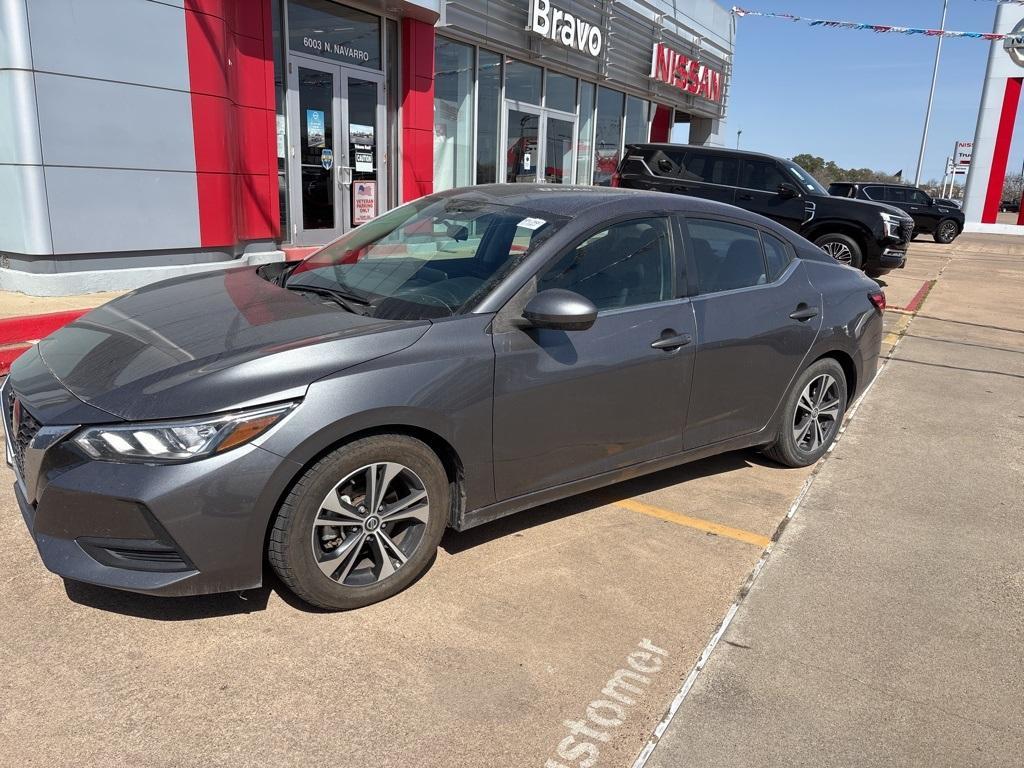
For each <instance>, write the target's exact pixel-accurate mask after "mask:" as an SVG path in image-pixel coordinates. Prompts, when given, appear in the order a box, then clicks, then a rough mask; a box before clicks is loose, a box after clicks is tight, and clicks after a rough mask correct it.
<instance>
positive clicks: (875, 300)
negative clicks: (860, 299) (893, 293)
mask: <svg viewBox="0 0 1024 768" xmlns="http://www.w3.org/2000/svg"><path fill="white" fill-rule="evenodd" d="M868 298H869V299H870V300H871V303H872V304H874V305H875V309H877V310H878V311H879V312H885V291H875V292H874V293H869V294H868Z"/></svg>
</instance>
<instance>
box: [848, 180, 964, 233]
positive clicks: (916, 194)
mask: <svg viewBox="0 0 1024 768" xmlns="http://www.w3.org/2000/svg"><path fill="white" fill-rule="evenodd" d="M828 191H829V192H831V193H832V194H833V195H838V196H839V197H853V198H856V199H857V200H874V201H875V202H876V203H885V204H886V205H891V206H893V207H894V208H899V209H900V210H901V211H903V212H904V213H908V214H910V216H911V218H913V219H914V235H915V236H917V235H920V234H926V235H931V236H932V237H933V238H935V242H936V243H946V244H948V243H952V242H953V241H954V240H956V238H957V235H959V234H960V233H961V232H963V231H964V212H963V211H961V210H960V209H959V208H957V207H956V206H955V205H951V204H949V203H947V202H946V201H944V200H936V199H935V198H932V197H930V196H929V195H928V194H927V193H926V192H923V191H921V190H920V189H918V188H917V187H910V186H906V185H904V184H879V183H878V182H869V181H859V182H852V181H837V182H835V183H833V184H829V185H828Z"/></svg>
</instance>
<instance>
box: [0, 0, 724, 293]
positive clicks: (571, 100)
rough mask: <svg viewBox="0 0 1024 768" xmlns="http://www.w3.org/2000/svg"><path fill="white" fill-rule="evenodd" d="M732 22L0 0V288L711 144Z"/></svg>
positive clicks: (374, 7)
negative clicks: (632, 152)
mask: <svg viewBox="0 0 1024 768" xmlns="http://www.w3.org/2000/svg"><path fill="white" fill-rule="evenodd" d="M733 40H734V28H733V23H732V18H731V17H730V15H729V13H728V11H727V10H726V9H725V8H723V7H722V6H720V5H718V4H717V3H714V2H712V1H711V0H449V1H447V2H446V1H445V0H387V2H358V1H354V2H346V3H341V2H333V1H332V0H0V289H6V290H17V291H23V292H25V293H31V294H37V295H62V294H74V293H82V292H87V291H97V290H112V289H124V288H131V287H135V286H138V285H142V284H145V283H148V282H151V281H153V280H157V279H161V278H164V277H171V276H175V275H179V274H183V273H186V272H190V271H196V270H203V269H217V268H223V267H225V266H233V265H241V264H253V263H261V262H265V261H274V260H280V259H282V258H284V257H285V254H286V253H287V252H290V251H291V250H292V249H308V248H309V247H310V246H317V245H322V244H324V243H326V242H328V241H330V240H331V239H333V238H335V237H337V236H339V235H340V234H342V233H344V232H345V231H347V230H348V229H350V228H352V227H355V226H358V225H359V224H361V223H362V222H365V221H367V220H368V219H370V218H372V217H373V216H375V215H377V214H378V213H381V212H383V211H385V210H388V209H389V208H392V207H394V206H396V205H400V204H402V203H404V202H408V201H410V200H413V199H415V198H417V197H420V196H421V195H424V194H428V193H430V192H435V191H439V190H444V189H449V188H452V187H456V186H465V185H472V184H485V183H492V182H498V183H522V182H543V183H548V184H599V185H601V184H604V185H607V184H609V183H610V180H611V176H612V173H613V171H614V170H615V167H616V165H617V163H618V161H619V159H620V157H621V154H622V150H623V147H624V146H625V145H626V144H629V143H631V142H639V141H646V140H652V141H665V140H668V139H669V137H670V135H675V136H680V135H681V136H682V140H684V141H685V140H688V141H689V142H690V143H695V144H703V143H708V142H714V141H716V138H717V134H718V132H719V126H720V124H721V121H722V119H723V117H724V113H725V107H726V103H727V99H728V92H729V76H730V73H731V66H732V51H733ZM680 124H687V125H686V127H684V128H677V130H676V132H675V133H673V131H672V129H673V126H679V125H680ZM298 252H300V253H301V251H298Z"/></svg>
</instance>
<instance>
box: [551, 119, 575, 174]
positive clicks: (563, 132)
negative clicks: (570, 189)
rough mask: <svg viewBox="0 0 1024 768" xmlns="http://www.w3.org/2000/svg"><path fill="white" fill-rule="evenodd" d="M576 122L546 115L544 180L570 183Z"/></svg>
mask: <svg viewBox="0 0 1024 768" xmlns="http://www.w3.org/2000/svg"><path fill="white" fill-rule="evenodd" d="M575 134H576V122H575V121H573V120H561V119H559V118H556V117H548V119H547V125H546V126H545V131H544V181H546V182H548V183H549V184H572V174H573V169H574V168H575V167H576V161H575V158H574V154H575V147H576V142H575Z"/></svg>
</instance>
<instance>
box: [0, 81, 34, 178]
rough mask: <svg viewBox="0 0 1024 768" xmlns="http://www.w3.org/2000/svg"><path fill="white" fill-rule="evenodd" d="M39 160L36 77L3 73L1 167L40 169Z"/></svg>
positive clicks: (0, 114) (0, 107)
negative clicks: (18, 166)
mask: <svg viewBox="0 0 1024 768" xmlns="http://www.w3.org/2000/svg"><path fill="white" fill-rule="evenodd" d="M39 158H40V155H39V125H38V123H37V122H36V102H35V96H34V93H33V88H32V73H31V72H29V71H27V70H24V69H0V163H18V164H21V165H38V164H39V163H40V162H41V160H40V159H39Z"/></svg>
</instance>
